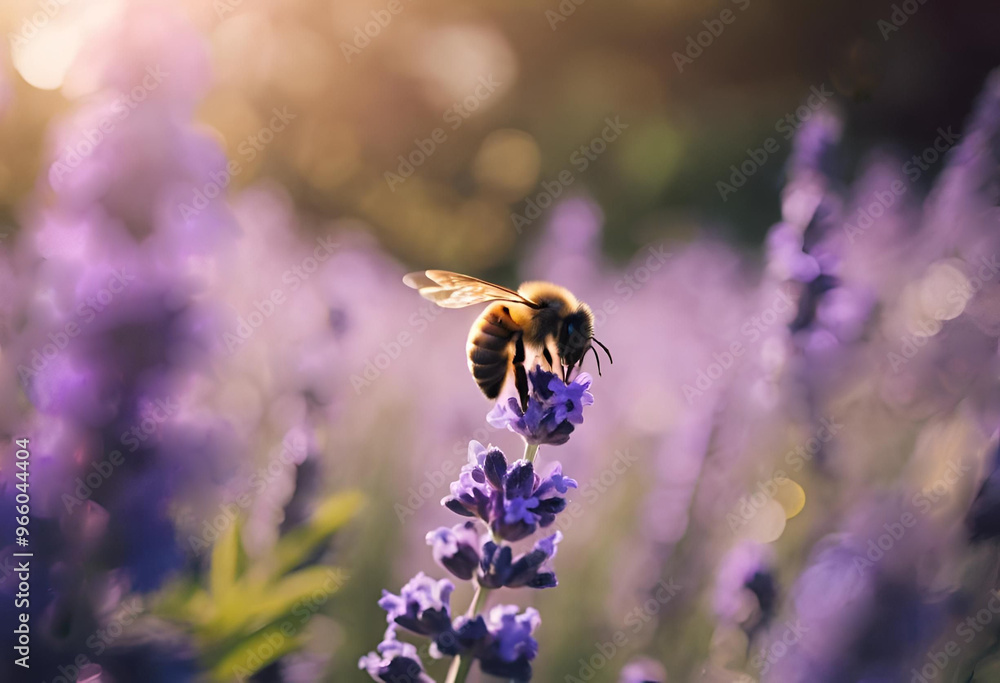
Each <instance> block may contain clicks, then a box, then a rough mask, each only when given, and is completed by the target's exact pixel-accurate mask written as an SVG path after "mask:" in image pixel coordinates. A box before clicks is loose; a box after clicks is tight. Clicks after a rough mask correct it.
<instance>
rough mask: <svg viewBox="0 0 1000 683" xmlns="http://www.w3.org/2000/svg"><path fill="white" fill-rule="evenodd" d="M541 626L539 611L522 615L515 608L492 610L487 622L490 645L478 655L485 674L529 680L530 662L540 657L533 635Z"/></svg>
mask: <svg viewBox="0 0 1000 683" xmlns="http://www.w3.org/2000/svg"><path fill="white" fill-rule="evenodd" d="M541 623H542V619H541V617H540V616H539V614H538V610H535V609H533V608H531V607H529V608H527V609H526V610H524V612H523V613H521V614H518V611H517V607H515V606H513V605H498V606H497V607H494V608H493V609H492V610H490V612H489V618H488V619H487V620H486V627H487V628H488V629H489V642H488V644H486V646H485V647H484V648H483V650H482V651H480V653H479V655H478V657H479V665H480V668H481V669H482V671H483V673H486V674H490V675H491V676H499V677H500V678H513V679H516V680H519V681H527V680H530V679H531V660H533V659H534V658H535V655H537V654H538V642H537V641H536V640H535V639H534V638H533V637H532V634H533V633H534V632H535V629H536V628H538V625H539V624H541Z"/></svg>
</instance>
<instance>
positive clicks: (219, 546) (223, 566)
mask: <svg viewBox="0 0 1000 683" xmlns="http://www.w3.org/2000/svg"><path fill="white" fill-rule="evenodd" d="M242 528H243V525H242V524H241V523H240V521H239V520H238V519H237V520H233V523H232V524H231V525H229V528H228V529H226V530H225V531H224V532H222V535H221V536H219V540H218V541H217V542H216V544H215V548H213V549H212V560H211V562H212V566H211V570H210V572H209V575H208V589H209V592H211V594H212V595H213V596H214V597H216V598H217V599H218V598H219V597H221V596H223V595H225V594H226V593H227V592H229V591H231V590H233V589H234V588H235V587H236V582H237V580H239V578H240V576H242V574H243V571H244V570H245V569H246V565H247V557H246V551H245V550H244V549H243V542H242V540H241V539H240V532H241V530H242Z"/></svg>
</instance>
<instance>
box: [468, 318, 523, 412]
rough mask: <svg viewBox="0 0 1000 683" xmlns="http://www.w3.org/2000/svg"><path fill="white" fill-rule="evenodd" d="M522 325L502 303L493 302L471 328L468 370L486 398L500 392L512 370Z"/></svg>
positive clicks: (497, 394)
mask: <svg viewBox="0 0 1000 683" xmlns="http://www.w3.org/2000/svg"><path fill="white" fill-rule="evenodd" d="M520 331H521V330H520V328H519V327H518V326H517V324H516V323H515V322H514V321H513V320H512V319H511V317H510V311H509V309H508V308H507V306H506V305H505V304H503V303H500V302H498V303H494V304H491V305H490V306H489V307H488V308H487V309H486V310H485V311H483V314H482V315H480V316H479V317H478V318H477V319H476V322H475V323H474V324H473V325H472V329H471V330H470V331H469V342H468V345H467V351H468V353H469V369H470V370H471V371H472V377H473V378H474V379H475V380H476V384H478V385H479V388H480V390H482V392H483V393H484V394H486V397H487V398H490V399H494V398H496V397H497V396H499V395H500V391H501V390H502V389H503V384H504V381H505V380H506V379H507V372H508V371H509V370H510V361H511V355H512V353H513V350H512V346H513V344H512V342H513V340H514V337H515V335H517V334H519V333H520Z"/></svg>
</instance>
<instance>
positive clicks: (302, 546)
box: [275, 491, 364, 576]
mask: <svg viewBox="0 0 1000 683" xmlns="http://www.w3.org/2000/svg"><path fill="white" fill-rule="evenodd" d="M363 503H364V497H363V496H362V495H361V494H360V493H358V492H356V491H352V492H349V493H342V494H338V495H335V496H332V497H330V498H328V499H326V500H325V501H324V502H323V503H321V504H320V506H319V507H318V508H317V509H316V512H315V513H314V514H313V516H312V517H311V518H310V519H309V521H308V522H306V523H305V524H303V525H302V526H300V527H297V528H295V529H293V530H291V531H289V532H288V533H287V534H285V535H284V536H282V537H281V539H280V540H279V541H278V543H277V545H276V546H275V556H276V557H277V562H278V566H277V570H276V574H277V575H278V576H281V575H283V574H286V573H288V572H289V571H291V570H292V569H295V568H296V567H298V566H299V565H301V564H302V563H303V562H304V561H305V560H306V558H308V557H309V555H310V554H311V553H312V552H314V551H315V550H316V548H317V547H318V546H319V545H320V544H321V543H324V542H326V541H327V540H328V539H329V538H330V536H332V535H333V533H334V532H335V531H337V529H339V528H340V527H342V526H343V525H344V524H345V523H347V522H348V521H349V520H350V519H351V518H352V517H353V516H354V515H355V514H357V512H358V510H359V509H360V508H361V505H362V504H363Z"/></svg>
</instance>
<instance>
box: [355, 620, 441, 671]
mask: <svg viewBox="0 0 1000 683" xmlns="http://www.w3.org/2000/svg"><path fill="white" fill-rule="evenodd" d="M358 668H359V669H364V670H365V671H367V672H368V675H369V676H371V677H372V678H374V679H375V680H376V681H385V683H434V682H433V680H432V679H431V678H430V677H429V676H428V675H427V674H426V673H424V666H423V664H422V663H421V661H420V657H419V655H417V648H416V647H414V646H413V645H411V644H410V643H401V642H400V641H398V640H397V639H396V629H395V628H394V627H392V626H390V627H389V628H388V629H387V630H386V632H385V638H384V640H383V641H382V642H381V643H379V645H378V653H377V654H376V653H375V652H369V653H368V654H367V655H365V656H364V657H362V658H361V660H360V661H359V662H358Z"/></svg>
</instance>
